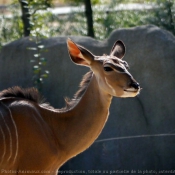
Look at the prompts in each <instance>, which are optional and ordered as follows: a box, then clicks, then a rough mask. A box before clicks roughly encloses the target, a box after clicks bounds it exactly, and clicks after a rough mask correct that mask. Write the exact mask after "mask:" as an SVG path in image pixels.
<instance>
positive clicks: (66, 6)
mask: <svg viewBox="0 0 175 175" xmlns="http://www.w3.org/2000/svg"><path fill="white" fill-rule="evenodd" d="M146 24H154V25H157V26H159V27H162V28H164V29H166V30H169V31H170V32H172V33H173V34H175V1H174V0H0V38H1V39H0V46H3V45H4V44H5V43H7V42H10V41H13V40H16V39H19V38H21V37H23V36H29V35H30V36H36V35H39V37H43V38H49V37H54V36H67V35H81V36H82V35H83V36H91V37H94V38H96V39H99V40H103V39H105V38H107V37H108V36H109V35H110V33H111V32H112V31H113V30H114V29H118V28H129V27H134V26H139V25H146Z"/></svg>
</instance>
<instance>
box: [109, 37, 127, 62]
mask: <svg viewBox="0 0 175 175" xmlns="http://www.w3.org/2000/svg"><path fill="white" fill-rule="evenodd" d="M125 50H126V49H125V45H124V43H123V42H122V41H120V40H118V41H116V42H115V43H114V45H113V47H112V50H111V53H110V55H111V56H116V57H117V58H120V59H122V58H123V57H124V55H125Z"/></svg>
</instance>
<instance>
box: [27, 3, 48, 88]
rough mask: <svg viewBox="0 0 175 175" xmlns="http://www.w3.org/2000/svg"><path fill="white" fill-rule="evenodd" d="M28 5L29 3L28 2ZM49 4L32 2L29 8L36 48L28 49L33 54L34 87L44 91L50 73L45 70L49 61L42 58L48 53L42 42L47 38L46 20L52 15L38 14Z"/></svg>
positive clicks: (31, 38)
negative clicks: (44, 84) (43, 86)
mask: <svg viewBox="0 0 175 175" xmlns="http://www.w3.org/2000/svg"><path fill="white" fill-rule="evenodd" d="M26 3H27V2H26ZM47 7H48V4H45V1H44V0H42V1H39V0H35V1H34V0H30V1H29V3H28V6H27V8H29V13H30V14H31V15H30V26H31V28H30V40H31V41H34V42H35V44H36V47H32V48H28V49H29V50H31V51H34V53H33V56H34V57H33V59H32V60H30V62H31V63H33V74H34V76H33V82H34V86H35V87H36V88H37V89H38V90H39V91H42V84H43V82H44V79H45V78H48V75H49V71H48V70H45V69H44V66H45V65H46V64H47V59H46V58H44V57H43V56H42V53H44V52H47V49H45V46H44V45H43V44H42V40H43V39H44V38H47V31H48V30H49V28H48V25H43V24H45V19H47V17H48V16H49V15H50V13H36V12H37V11H38V10H41V9H42V10H43V9H47Z"/></svg>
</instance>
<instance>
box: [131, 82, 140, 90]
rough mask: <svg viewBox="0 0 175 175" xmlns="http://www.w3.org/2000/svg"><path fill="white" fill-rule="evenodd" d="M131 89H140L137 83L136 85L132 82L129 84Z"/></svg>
mask: <svg viewBox="0 0 175 175" xmlns="http://www.w3.org/2000/svg"><path fill="white" fill-rule="evenodd" d="M131 87H133V88H135V89H139V88H140V85H139V83H137V82H132V83H131Z"/></svg>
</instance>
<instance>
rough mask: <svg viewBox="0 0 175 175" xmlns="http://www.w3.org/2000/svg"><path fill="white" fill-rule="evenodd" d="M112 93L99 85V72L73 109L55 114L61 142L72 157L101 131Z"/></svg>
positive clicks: (66, 157) (88, 144) (56, 131)
mask: <svg viewBox="0 0 175 175" xmlns="http://www.w3.org/2000/svg"><path fill="white" fill-rule="evenodd" d="M111 100H112V96H111V95H109V94H106V93H105V92H103V91H102V90H101V88H100V87H99V86H98V83H97V80H96V77H95V75H93V76H92V78H91V80H90V83H89V85H88V87H87V89H86V91H85V93H84V94H83V96H82V97H81V99H80V100H79V102H78V103H77V104H76V105H75V106H74V107H73V108H71V109H70V110H68V111H66V112H63V113H59V112H55V113H54V117H53V120H52V121H53V122H52V123H53V130H54V132H55V135H56V137H57V142H58V144H60V145H61V147H62V148H63V149H64V151H65V159H66V160H67V159H69V158H71V157H73V156H75V155H77V154H78V153H80V152H82V151H84V150H85V149H87V148H88V147H89V146H90V145H91V144H92V143H93V142H94V141H95V140H96V138H97V137H98V136H99V134H100V133H101V131H102V129H103V127H104V125H105V123H106V120H107V118H108V114H109V107H110V103H111Z"/></svg>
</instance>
